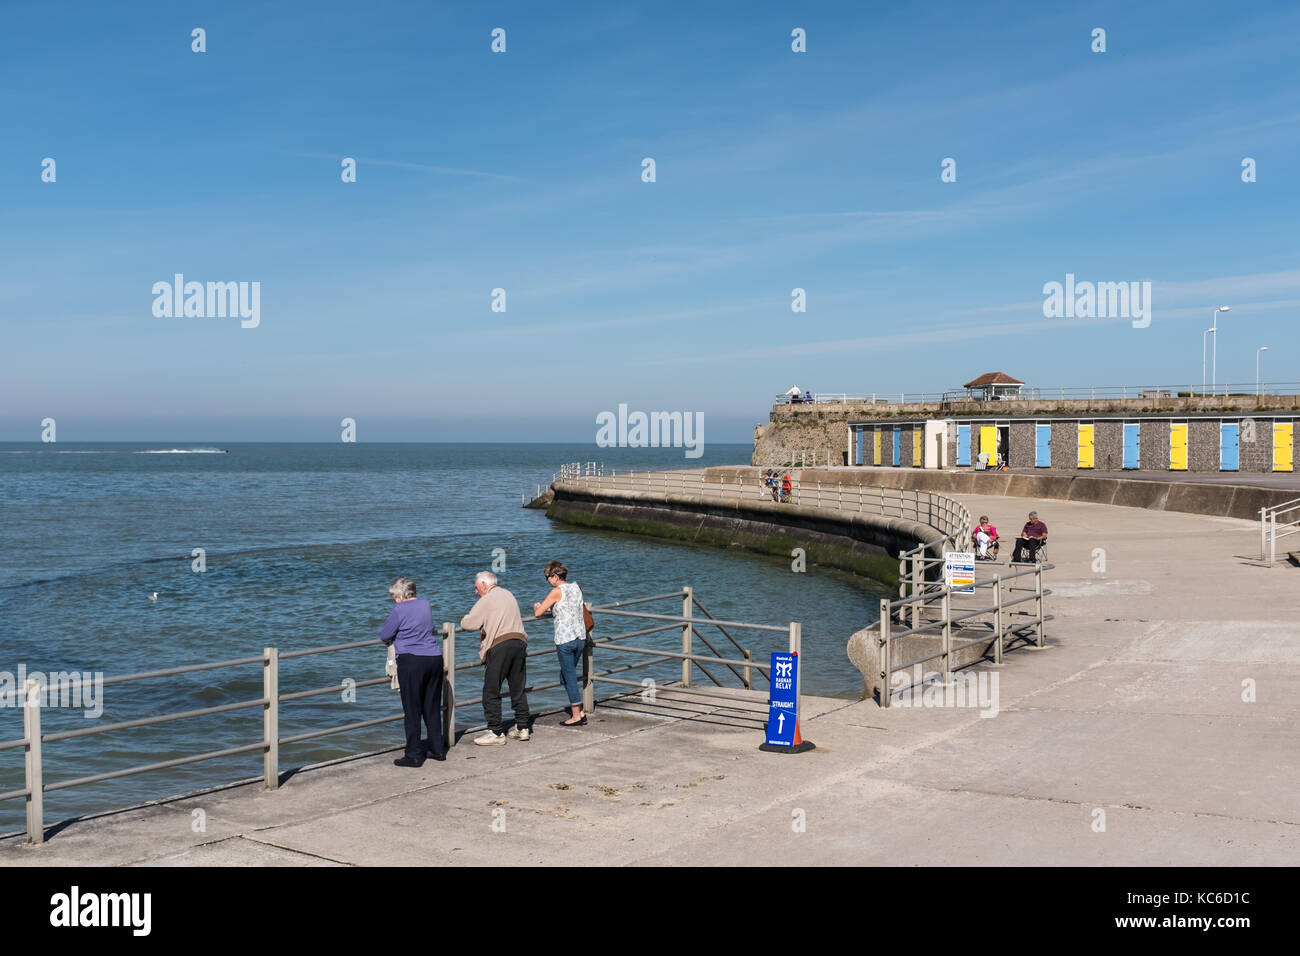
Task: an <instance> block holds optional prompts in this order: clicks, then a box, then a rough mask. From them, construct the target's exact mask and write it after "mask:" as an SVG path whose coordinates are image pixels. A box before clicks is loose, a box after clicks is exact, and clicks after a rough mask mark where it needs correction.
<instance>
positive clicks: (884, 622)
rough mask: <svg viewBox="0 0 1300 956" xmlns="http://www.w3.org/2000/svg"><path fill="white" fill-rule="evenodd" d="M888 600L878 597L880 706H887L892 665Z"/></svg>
mask: <svg viewBox="0 0 1300 956" xmlns="http://www.w3.org/2000/svg"><path fill="white" fill-rule="evenodd" d="M889 651H890V648H889V602H888V601H886V600H885V599H884V598H881V599H880V706H881V707H888V706H889V685H890V683H891V682H890V678H891V677H892V676H893V675H892V674H890V671H891V670H892V667H891V666H890V658H889Z"/></svg>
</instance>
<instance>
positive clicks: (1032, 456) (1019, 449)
mask: <svg viewBox="0 0 1300 956" xmlns="http://www.w3.org/2000/svg"><path fill="white" fill-rule="evenodd" d="M1009 435H1010V439H1011V452H1010V454H1009V455H1008V456H1007V458H1008V459H1009V460H1008V461H1007V464H1008V465H1009V466H1010V467H1012V468H1033V467H1034V463H1035V461H1036V460H1037V456H1038V446H1037V444H1036V441H1037V433H1036V431H1035V428H1034V423H1033V422H1012V423H1011V429H1010V432H1009Z"/></svg>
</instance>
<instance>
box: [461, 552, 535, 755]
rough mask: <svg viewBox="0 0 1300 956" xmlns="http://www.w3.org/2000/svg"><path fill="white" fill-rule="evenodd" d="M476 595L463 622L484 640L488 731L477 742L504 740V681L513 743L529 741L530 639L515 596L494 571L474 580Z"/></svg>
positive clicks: (480, 647)
mask: <svg viewBox="0 0 1300 956" xmlns="http://www.w3.org/2000/svg"><path fill="white" fill-rule="evenodd" d="M474 593H476V594H477V595H478V600H477V601H475V602H474V606H473V607H472V608H470V609H469V613H468V614H466V615H465V616H464V617H463V618H461V619H460V626H461V627H463V628H465V629H466V630H470V631H472V630H477V631H478V632H479V633H480V635H481V638H480V640H479V645H478V656H479V660H481V661H482V662H483V665H484V667H483V716H484V718H485V719H486V720H487V725H488V729H487V732H486V733H484V734H483V735H481V736H479V737H475V738H474V743H476V744H479V745H480V746H485V747H486V746H492V745H494V744H496V745H500V744H504V743H505V742H506V734H504V733H503V732H502V729H503V725H502V723H501V682H502V681H506V682H507V683H508V684H509V685H510V706H511V707H513V708H514V712H515V726H514V727H512V728H511V729H510V734H509V736H510V739H511V740H527V739H528V738H529V737H530V736H531V733H530V731H529V729H528V695H527V694H525V693H524V681H525V677H526V673H527V666H528V656H527V655H528V635H527V634H525V633H524V622H523V619H522V618H521V617H520V616H519V604H518V602H517V601H515V596H514V595H513V594H511V593H510V592H509V591H507V590H506V589H505V588H503V587H501V586H499V585H498V584H497V576H496V575H495V574H493V573H492V572H491V571H480V572H479V573H478V574H477V575H476V576H475V578H474Z"/></svg>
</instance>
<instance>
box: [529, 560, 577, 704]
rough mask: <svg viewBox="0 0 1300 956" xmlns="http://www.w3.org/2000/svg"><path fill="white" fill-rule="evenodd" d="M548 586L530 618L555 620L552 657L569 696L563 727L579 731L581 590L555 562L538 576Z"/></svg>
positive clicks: (567, 570)
mask: <svg viewBox="0 0 1300 956" xmlns="http://www.w3.org/2000/svg"><path fill="white" fill-rule="evenodd" d="M542 573H543V574H545V575H546V581H547V583H548V584H550V586H551V593H550V594H548V595H546V599H545V600H544V601H542V602H540V603H538V604H534V605H533V614H535V615H536V616H537V617H541V616H542V615H543V614H545V613H546V612H547V611H550V612H551V617H552V618H554V619H555V656H556V657H558V658H559V659H560V680H561V681H562V682H563V683H564V689H565V691H567V692H568V694H569V709H570V710H571V711H572V714H571V715H570V717H569V719H568V720H565V721H562V722H561V725H562V726H564V727H582V726H584V725H585V724H586V723H587V715H586V714H585V713H583V710H582V689H581V688H580V687H579V686H578V661H580V660H582V653H583V649H584V648H585V647H586V646H587V628H586V625H585V624H584V622H583V616H582V589H581V588H579V587H578V586H577V585H576V584H573V583H571V582H570V581H569V569H568V568H566V567H565V566H564V565H563V564H562V563H560V562H559V561H551V562H550V563H548V564H547V565H546V569H545V570H544V571H543V572H542Z"/></svg>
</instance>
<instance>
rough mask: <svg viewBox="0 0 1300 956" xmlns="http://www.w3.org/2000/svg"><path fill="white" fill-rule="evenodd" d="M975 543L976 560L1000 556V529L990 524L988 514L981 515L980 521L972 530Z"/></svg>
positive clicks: (986, 559)
mask: <svg viewBox="0 0 1300 956" xmlns="http://www.w3.org/2000/svg"><path fill="white" fill-rule="evenodd" d="M971 540H972V541H974V543H975V560H976V561H992V560H994V559H995V558H997V556H998V529H997V528H995V527H993V525H991V524H989V516H988V515H980V523H979V524H977V525H976V526H975V530H974V531H972V532H971Z"/></svg>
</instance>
